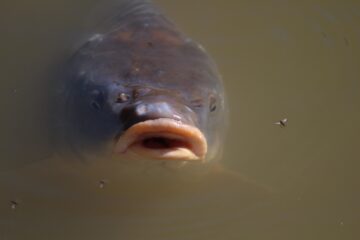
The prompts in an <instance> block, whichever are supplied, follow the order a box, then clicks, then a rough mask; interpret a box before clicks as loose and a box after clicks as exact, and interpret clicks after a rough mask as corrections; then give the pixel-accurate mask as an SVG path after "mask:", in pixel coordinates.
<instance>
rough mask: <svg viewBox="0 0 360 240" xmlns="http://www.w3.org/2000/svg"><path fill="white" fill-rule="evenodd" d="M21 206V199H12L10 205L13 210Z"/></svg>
mask: <svg viewBox="0 0 360 240" xmlns="http://www.w3.org/2000/svg"><path fill="white" fill-rule="evenodd" d="M18 206H19V201H16V200H12V201H10V207H11V209H12V210H15V209H16V208H17V207H18Z"/></svg>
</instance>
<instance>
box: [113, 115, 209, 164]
mask: <svg viewBox="0 0 360 240" xmlns="http://www.w3.org/2000/svg"><path fill="white" fill-rule="evenodd" d="M114 153H115V154H117V155H125V154H131V155H136V156H138V157H142V158H145V159H149V160H181V161H190V160H194V161H201V160H204V159H205V156H206V153H207V141H206V139H205V137H204V135H203V133H202V132H201V131H200V130H199V129H198V128H197V127H194V126H191V125H188V124H185V123H182V122H181V121H177V120H174V119H170V118H159V119H154V120H146V121H143V122H140V123H136V124H134V125H133V126H131V127H130V128H129V129H127V130H126V131H125V132H124V133H123V134H122V135H121V136H120V137H119V139H118V140H117V142H116V144H115V147H114Z"/></svg>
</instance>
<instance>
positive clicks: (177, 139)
mask: <svg viewBox="0 0 360 240" xmlns="http://www.w3.org/2000/svg"><path fill="white" fill-rule="evenodd" d="M155 18H156V19H152V21H148V20H147V21H146V24H144V21H135V20H134V21H130V23H128V24H123V25H122V26H121V27H119V28H117V29H116V30H114V31H110V32H108V33H106V34H102V35H98V36H97V37H96V38H91V39H90V40H89V41H88V42H87V43H86V44H84V45H83V46H82V47H81V48H80V49H79V50H78V51H77V52H76V53H75V55H74V56H73V58H72V59H71V61H70V64H69V65H68V71H67V72H68V76H67V77H66V80H65V81H64V83H65V84H64V87H63V88H62V89H63V91H62V100H61V102H62V109H63V117H65V118H63V124H62V125H63V126H66V127H65V128H64V129H63V130H61V132H62V134H63V136H64V137H63V139H64V140H65V142H67V143H70V144H71V146H72V148H73V149H76V151H78V152H83V151H85V152H88V153H89V152H93V151H92V150H97V152H98V151H99V150H100V152H101V149H102V150H103V152H104V151H105V152H107V153H108V154H110V155H112V156H114V157H115V158H118V159H129V158H132V159H133V158H137V159H138V158H141V159H150V160H166V161H171V160H179V161H196V162H209V161H212V160H214V159H218V158H219V155H220V153H221V149H222V143H223V135H224V128H225V120H226V106H225V94H224V89H223V83H222V80H221V77H220V74H219V73H218V70H217V67H216V65H215V63H214V61H213V60H212V59H211V57H210V56H209V55H208V54H207V53H206V51H205V50H204V49H203V48H202V47H201V46H200V45H199V44H197V43H196V42H195V41H193V40H191V39H189V38H187V37H186V36H185V35H183V34H182V33H180V31H178V30H177V29H174V27H173V25H172V24H171V23H169V22H167V21H165V20H164V19H163V18H161V17H159V16H155ZM157 18H160V19H157ZM164 21H165V22H164ZM95 152H96V151H95Z"/></svg>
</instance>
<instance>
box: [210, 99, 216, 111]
mask: <svg viewBox="0 0 360 240" xmlns="http://www.w3.org/2000/svg"><path fill="white" fill-rule="evenodd" d="M216 108H217V105H216V98H215V97H214V96H210V105H209V110H210V112H215V111H216Z"/></svg>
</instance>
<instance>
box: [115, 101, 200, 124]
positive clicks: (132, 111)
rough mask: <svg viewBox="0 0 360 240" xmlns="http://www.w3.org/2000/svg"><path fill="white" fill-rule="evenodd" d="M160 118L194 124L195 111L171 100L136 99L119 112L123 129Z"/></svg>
mask: <svg viewBox="0 0 360 240" xmlns="http://www.w3.org/2000/svg"><path fill="white" fill-rule="evenodd" d="M160 118H166V119H172V120H175V121H179V122H181V123H183V124H188V125H192V126H195V125H196V124H197V119H196V115H195V113H194V112H193V111H192V110H191V109H190V108H189V107H187V106H185V105H182V104H180V103H176V102H171V101H165V100H160V101H146V100H143V101H138V102H136V103H134V104H131V105H129V106H126V107H125V108H124V109H123V110H122V111H121V113H120V121H121V123H122V124H123V126H124V129H125V130H126V129H128V128H130V127H131V126H133V125H135V124H137V123H140V122H144V121H147V120H156V119H160Z"/></svg>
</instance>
